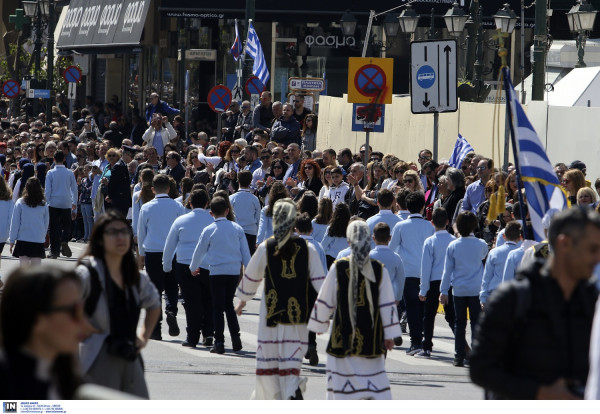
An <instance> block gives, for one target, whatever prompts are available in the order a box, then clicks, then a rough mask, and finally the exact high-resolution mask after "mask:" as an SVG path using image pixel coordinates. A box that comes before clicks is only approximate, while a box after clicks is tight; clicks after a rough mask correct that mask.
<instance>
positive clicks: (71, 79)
mask: <svg viewBox="0 0 600 414" xmlns="http://www.w3.org/2000/svg"><path fill="white" fill-rule="evenodd" d="M63 78H64V79H65V82H67V83H79V81H81V70H79V68H78V67H77V66H69V67H68V68H66V69H65V71H64V72H63Z"/></svg>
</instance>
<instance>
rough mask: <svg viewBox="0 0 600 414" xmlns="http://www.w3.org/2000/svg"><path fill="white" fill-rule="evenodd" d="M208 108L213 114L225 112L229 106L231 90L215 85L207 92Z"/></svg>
mask: <svg viewBox="0 0 600 414" xmlns="http://www.w3.org/2000/svg"><path fill="white" fill-rule="evenodd" d="M207 101H208V106H210V109H212V110H213V111H215V112H225V111H226V110H227V108H229V105H231V90H230V89H229V88H228V87H227V86H223V85H217V86H215V87H214V88H212V89H211V90H210V92H208V97H207Z"/></svg>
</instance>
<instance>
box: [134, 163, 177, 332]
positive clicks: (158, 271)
mask: <svg viewBox="0 0 600 414" xmlns="http://www.w3.org/2000/svg"><path fill="white" fill-rule="evenodd" d="M169 189H170V182H169V177H168V176H166V175H164V174H157V175H156V176H155V177H154V178H153V179H152V190H153V191H154V194H156V197H155V198H154V199H153V200H151V201H148V202H147V203H146V204H144V205H143V206H142V208H141V209H140V217H139V221H138V249H139V252H140V262H141V263H142V265H144V264H145V265H146V271H147V272H148V276H149V277H150V280H152V283H154V286H156V290H158V293H159V295H160V297H161V301H162V292H163V290H164V291H165V294H166V301H165V302H166V306H165V311H166V314H167V325H169V335H170V336H177V335H179V326H177V317H176V316H177V300H178V287H177V281H176V280H175V278H174V277H173V276H172V275H171V274H170V273H165V272H164V271H163V250H164V247H165V240H166V239H167V235H168V234H169V230H170V229H171V226H172V225H173V222H174V221H175V219H176V218H177V217H179V216H182V215H183V214H185V208H183V206H182V205H181V203H178V202H177V201H175V200H173V199H172V198H170V197H169ZM161 306H162V305H161ZM161 320H162V314H161ZM151 339H156V340H161V339H162V335H161V322H160V320H159V322H158V323H157V324H156V327H155V328H154V332H153V333H152V336H151Z"/></svg>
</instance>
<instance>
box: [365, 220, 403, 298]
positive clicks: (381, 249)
mask: <svg viewBox="0 0 600 414" xmlns="http://www.w3.org/2000/svg"><path fill="white" fill-rule="evenodd" d="M390 232H391V230H390V226H388V225H387V223H384V222H381V223H377V224H376V225H375V228H374V229H373V233H372V234H373V237H372V239H373V242H375V248H374V249H372V250H371V252H370V253H369V256H370V257H371V259H375V260H379V261H380V262H381V263H383V265H384V266H385V268H386V269H387V270H388V272H389V274H390V280H391V281H392V287H393V288H394V298H395V300H396V305H397V304H398V303H400V301H401V300H402V295H403V294H404V282H405V279H406V275H405V274H404V263H403V262H402V259H401V258H400V256H399V255H398V254H397V253H394V252H393V251H392V249H390V248H389V246H388V243H389V242H390V240H391V239H392V236H391V233H390Z"/></svg>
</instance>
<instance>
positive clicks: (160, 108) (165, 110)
mask: <svg viewBox="0 0 600 414" xmlns="http://www.w3.org/2000/svg"><path fill="white" fill-rule="evenodd" d="M154 113H159V114H161V115H163V116H167V115H178V114H179V109H176V108H171V107H170V106H169V105H168V104H167V103H166V102H165V101H158V103H157V104H156V105H152V104H150V105H148V106H147V107H146V122H148V123H150V120H151V119H152V115H154Z"/></svg>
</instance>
